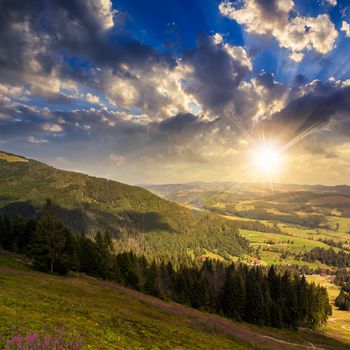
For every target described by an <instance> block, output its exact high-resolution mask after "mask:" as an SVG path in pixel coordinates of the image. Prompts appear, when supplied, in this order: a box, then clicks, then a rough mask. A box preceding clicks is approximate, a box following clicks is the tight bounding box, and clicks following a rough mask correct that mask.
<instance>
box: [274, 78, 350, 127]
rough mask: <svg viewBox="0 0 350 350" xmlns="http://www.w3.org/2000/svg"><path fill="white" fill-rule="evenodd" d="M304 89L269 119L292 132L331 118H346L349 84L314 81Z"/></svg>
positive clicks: (323, 122) (348, 105)
mask: <svg viewBox="0 0 350 350" xmlns="http://www.w3.org/2000/svg"><path fill="white" fill-rule="evenodd" d="M306 90H307V92H306V94H305V95H303V96H301V97H299V98H297V99H294V100H292V101H291V102H289V104H288V105H287V106H286V107H285V108H284V109H283V110H282V111H281V112H279V113H277V114H276V115H275V116H273V119H272V120H273V121H274V122H277V123H278V124H280V125H281V127H283V128H286V129H288V130H294V131H295V132H296V133H299V132H302V131H304V130H306V129H308V128H310V127H313V126H321V125H324V124H326V123H327V122H329V121H330V119H332V118H333V119H339V120H343V119H346V120H349V112H350V87H343V86H339V85H338V83H332V82H328V83H323V82H321V81H316V82H313V83H311V84H310V85H309V86H308V87H307V88H306ZM349 121H350V120H349Z"/></svg>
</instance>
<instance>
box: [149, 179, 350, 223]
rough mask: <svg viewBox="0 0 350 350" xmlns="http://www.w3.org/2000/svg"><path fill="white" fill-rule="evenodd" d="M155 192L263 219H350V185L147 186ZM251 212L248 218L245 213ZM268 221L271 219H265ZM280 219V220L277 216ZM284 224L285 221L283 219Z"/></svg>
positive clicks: (178, 200) (195, 205)
mask: <svg viewBox="0 0 350 350" xmlns="http://www.w3.org/2000/svg"><path fill="white" fill-rule="evenodd" d="M143 187H144V188H146V189H148V190H150V191H151V192H153V193H155V194H157V195H159V196H161V197H162V198H166V199H169V200H172V201H174V202H176V203H179V204H181V205H184V206H186V207H189V208H197V209H207V210H209V211H212V212H216V213H218V212H219V213H221V214H225V215H238V216H243V217H250V218H253V219H254V218H255V219H262V218H263V216H262V215H261V210H265V211H266V210H267V211H270V214H271V210H274V209H278V210H279V211H283V212H284V213H285V214H295V215H299V214H300V212H301V211H303V212H305V213H309V214H310V213H312V214H319V215H320V214H322V215H337V216H344V217H349V216H350V186H347V185H341V186H323V185H295V184H293V185H292V184H273V190H272V189H271V186H270V184H249V183H230V182H212V183H205V182H198V183H197V182H194V183H185V184H164V185H145V186H143ZM247 210H248V211H249V213H247V214H249V216H246V215H245V214H246V213H244V212H242V211H247ZM264 218H265V219H267V216H266V215H265V216H264ZM276 219H278V218H277V217H276ZM282 221H283V220H282Z"/></svg>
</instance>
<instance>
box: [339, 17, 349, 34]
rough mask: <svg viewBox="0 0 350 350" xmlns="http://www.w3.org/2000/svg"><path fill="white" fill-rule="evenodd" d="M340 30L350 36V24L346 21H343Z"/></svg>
mask: <svg viewBox="0 0 350 350" xmlns="http://www.w3.org/2000/svg"><path fill="white" fill-rule="evenodd" d="M340 30H341V31H343V32H345V36H347V37H350V24H349V23H347V22H346V21H343V22H342V25H341V28H340Z"/></svg>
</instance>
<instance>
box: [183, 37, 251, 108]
mask: <svg viewBox="0 0 350 350" xmlns="http://www.w3.org/2000/svg"><path fill="white" fill-rule="evenodd" d="M181 64H182V65H183V66H184V67H186V69H185V70H184V75H183V88H184V90H185V91H186V93H188V94H191V95H192V96H194V98H195V99H196V101H197V102H198V103H199V104H200V105H201V106H202V107H204V108H205V109H207V110H209V111H211V112H213V113H214V114H219V113H222V112H223V109H224V108H225V107H226V106H227V104H228V103H229V102H231V101H232V99H233V98H234V95H235V91H236V90H237V88H238V86H239V84H240V82H241V81H242V80H243V79H244V77H246V75H247V74H248V73H249V72H250V71H251V70H252V64H251V62H250V59H249V56H248V54H247V52H246V50H245V49H244V48H243V47H241V46H233V45H229V44H225V43H223V40H222V37H221V36H219V35H218V34H215V35H214V37H207V36H201V37H199V38H198V45H197V48H195V49H193V50H190V51H188V52H186V53H185V54H184V55H183V58H182V61H181Z"/></svg>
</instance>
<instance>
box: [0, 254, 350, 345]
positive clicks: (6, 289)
mask: <svg viewBox="0 0 350 350" xmlns="http://www.w3.org/2000/svg"><path fill="white" fill-rule="evenodd" d="M0 313H1V319H0V339H1V343H0V344H1V345H0V348H2V347H4V345H5V343H6V342H7V341H8V340H9V339H11V338H12V337H13V336H14V335H16V334H19V335H24V336H25V335H27V334H33V333H35V334H39V335H45V336H51V337H59V336H62V337H63V338H64V339H66V340H67V341H68V342H69V341H71V340H74V341H75V340H78V341H79V344H82V345H81V347H80V348H81V349H154V350H156V349H237V350H245V349H281V347H283V349H286V350H289V349H297V350H298V349H314V348H315V347H318V348H322V349H329V350H330V349H340V350H342V349H344V350H345V349H347V348H349V346H350V340H349V339H348V340H349V341H347V340H343V339H342V340H337V339H335V337H334V334H333V333H332V332H333V330H332V328H329V330H328V329H327V332H324V331H318V332H316V331H311V330H309V331H306V330H300V331H298V332H293V331H289V330H277V329H272V328H268V327H262V328H261V327H258V326H253V325H248V324H245V323H237V322H233V321H231V320H228V319H225V318H223V317H220V316H217V315H214V314H208V313H204V312H201V311H198V310H194V309H190V308H188V307H185V306H181V305H178V304H175V303H166V302H164V301H161V300H159V299H156V298H153V297H151V296H147V295H144V294H141V293H139V292H136V291H132V290H129V289H127V288H124V287H121V286H119V285H117V284H115V283H113V282H106V281H102V280H98V279H94V278H91V277H87V276H85V275H77V274H71V275H69V276H67V277H59V276H54V275H48V274H44V273H40V272H36V271H33V270H31V268H30V266H28V265H27V264H26V262H25V261H23V260H22V258H21V257H19V256H17V255H13V254H12V255H9V254H4V253H0Z"/></svg>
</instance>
